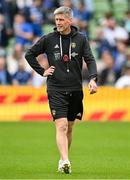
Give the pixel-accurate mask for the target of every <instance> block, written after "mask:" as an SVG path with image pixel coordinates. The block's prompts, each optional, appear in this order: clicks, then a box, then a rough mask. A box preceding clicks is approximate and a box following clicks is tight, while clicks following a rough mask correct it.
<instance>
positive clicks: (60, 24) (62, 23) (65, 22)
mask: <svg viewBox="0 0 130 180" xmlns="http://www.w3.org/2000/svg"><path fill="white" fill-rule="evenodd" d="M55 24H56V27H57V31H58V32H60V33H63V34H67V33H69V32H70V26H71V24H72V18H68V17H66V16H65V15H64V14H56V15H55Z"/></svg>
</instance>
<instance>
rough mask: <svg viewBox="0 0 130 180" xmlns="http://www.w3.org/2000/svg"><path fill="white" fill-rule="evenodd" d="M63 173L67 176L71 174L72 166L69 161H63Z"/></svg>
mask: <svg viewBox="0 0 130 180" xmlns="http://www.w3.org/2000/svg"><path fill="white" fill-rule="evenodd" d="M61 169H62V170H61V171H62V172H64V173H65V174H70V173H71V164H70V161H69V160H64V161H62V167H61Z"/></svg>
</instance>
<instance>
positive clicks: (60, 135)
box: [55, 118, 68, 160]
mask: <svg viewBox="0 0 130 180" xmlns="http://www.w3.org/2000/svg"><path fill="white" fill-rule="evenodd" d="M55 125H56V142H57V146H58V149H59V152H60V157H61V159H62V160H67V159H68V139H67V131H68V121H67V119H66V118H60V119H56V120H55Z"/></svg>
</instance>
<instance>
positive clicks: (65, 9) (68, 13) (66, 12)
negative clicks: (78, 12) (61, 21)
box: [54, 6, 73, 18]
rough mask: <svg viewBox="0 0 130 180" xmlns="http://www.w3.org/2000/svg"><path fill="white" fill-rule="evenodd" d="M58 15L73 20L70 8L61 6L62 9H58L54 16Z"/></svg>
mask: <svg viewBox="0 0 130 180" xmlns="http://www.w3.org/2000/svg"><path fill="white" fill-rule="evenodd" d="M57 14H64V15H65V16H66V17H68V18H72V17H73V11H72V9H71V8H69V7H66V6H61V7H59V8H57V9H56V10H55V11H54V15H57Z"/></svg>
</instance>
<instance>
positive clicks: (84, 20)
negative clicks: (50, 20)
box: [74, 1, 91, 36]
mask: <svg viewBox="0 0 130 180" xmlns="http://www.w3.org/2000/svg"><path fill="white" fill-rule="evenodd" d="M74 17H75V18H74V24H76V25H77V26H78V27H79V28H80V31H81V32H83V33H84V34H86V35H87V36H88V26H89V21H90V19H91V14H90V12H89V11H88V10H87V9H86V8H85V4H84V2H83V1H79V2H78V6H77V8H76V9H74Z"/></svg>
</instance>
